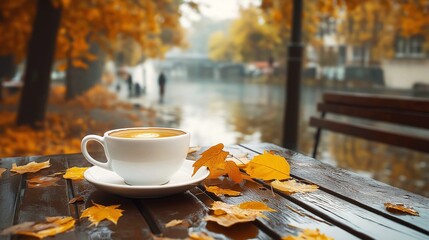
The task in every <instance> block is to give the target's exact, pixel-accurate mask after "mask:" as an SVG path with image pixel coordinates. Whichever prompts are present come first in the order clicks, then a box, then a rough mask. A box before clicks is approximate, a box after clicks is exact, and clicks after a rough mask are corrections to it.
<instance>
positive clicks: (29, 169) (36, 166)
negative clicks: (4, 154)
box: [10, 160, 51, 174]
mask: <svg viewBox="0 0 429 240" xmlns="http://www.w3.org/2000/svg"><path fill="white" fill-rule="evenodd" d="M50 166H51V164H50V163H49V160H47V161H45V162H41V163H36V162H30V163H28V164H26V165H23V166H17V165H16V164H15V163H14V164H12V169H10V171H11V172H16V173H19V174H24V173H35V172H38V171H40V170H41V169H44V168H48V167H50Z"/></svg>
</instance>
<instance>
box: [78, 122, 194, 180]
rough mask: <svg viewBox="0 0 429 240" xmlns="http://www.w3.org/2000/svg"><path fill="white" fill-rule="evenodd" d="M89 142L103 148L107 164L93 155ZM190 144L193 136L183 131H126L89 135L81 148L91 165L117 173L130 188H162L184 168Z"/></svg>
mask: <svg viewBox="0 0 429 240" xmlns="http://www.w3.org/2000/svg"><path fill="white" fill-rule="evenodd" d="M89 141H96V142H98V143H100V144H101V145H102V146H103V148H104V152H105V154H106V157H107V162H100V161H97V160H95V159H94V158H92V157H91V156H90V154H89V153H88V150H87V143H88V142H89ZM189 141H190V134H189V133H188V132H185V131H182V130H180V129H174V128H161V127H146V128H144V127H141V128H123V129H115V130H110V131H107V132H106V133H104V135H103V137H101V136H98V135H88V136H86V137H84V138H83V139H82V142H81V148H82V153H83V155H84V157H85V158H86V159H87V160H88V161H89V162H90V163H92V164H94V165H96V166H98V167H102V168H105V169H108V170H111V171H113V172H115V173H116V174H118V175H119V176H121V177H122V178H123V179H124V181H125V183H127V184H129V185H160V184H164V183H167V182H168V181H169V179H170V177H171V176H173V175H174V173H176V172H177V170H179V169H180V167H181V166H182V164H183V162H184V160H185V158H186V155H187V153H188V148H189Z"/></svg>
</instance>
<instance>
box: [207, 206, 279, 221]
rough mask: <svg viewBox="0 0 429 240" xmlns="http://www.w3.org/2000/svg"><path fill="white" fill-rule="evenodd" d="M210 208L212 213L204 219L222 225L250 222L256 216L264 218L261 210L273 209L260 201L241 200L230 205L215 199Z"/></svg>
mask: <svg viewBox="0 0 429 240" xmlns="http://www.w3.org/2000/svg"><path fill="white" fill-rule="evenodd" d="M210 209H212V210H213V215H209V216H206V217H205V218H204V220H205V221H213V222H216V223H217V224H219V225H221V226H224V227H230V226H232V225H234V224H236V223H241V222H251V221H254V220H256V218H257V217H263V218H266V216H265V215H264V214H263V213H262V212H264V211H275V210H274V209H271V208H269V207H268V206H267V205H265V204H264V203H261V202H243V203H241V204H238V205H230V204H227V203H224V202H220V201H216V202H214V203H213V204H212V207H211V208H210Z"/></svg>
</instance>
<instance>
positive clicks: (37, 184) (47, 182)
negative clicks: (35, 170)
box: [27, 176, 60, 188]
mask: <svg viewBox="0 0 429 240" xmlns="http://www.w3.org/2000/svg"><path fill="white" fill-rule="evenodd" d="M58 180H60V178H59V177H48V176H37V177H33V178H30V179H28V180H27V184H28V187H29V188H43V187H49V186H52V185H55V183H56V182H58Z"/></svg>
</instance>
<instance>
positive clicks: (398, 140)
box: [310, 117, 429, 153]
mask: <svg viewBox="0 0 429 240" xmlns="http://www.w3.org/2000/svg"><path fill="white" fill-rule="evenodd" d="M310 126H315V127H321V128H323V129H327V130H330V131H334V132H338V133H343V134H347V135H351V136H355V137H360V138H364V139H368V140H373V141H378V142H382V143H386V144H390V145H394V146H399V147H405V148H408V149H413V150H417V151H421V152H427V153H429V147H428V146H429V139H428V138H423V137H419V136H414V135H407V134H403V133H395V132H388V131H385V130H380V129H377V128H374V127H369V126H362V125H357V124H352V123H345V122H340V121H335V120H330V119H322V118H317V117H311V118H310Z"/></svg>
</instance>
